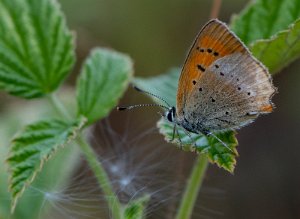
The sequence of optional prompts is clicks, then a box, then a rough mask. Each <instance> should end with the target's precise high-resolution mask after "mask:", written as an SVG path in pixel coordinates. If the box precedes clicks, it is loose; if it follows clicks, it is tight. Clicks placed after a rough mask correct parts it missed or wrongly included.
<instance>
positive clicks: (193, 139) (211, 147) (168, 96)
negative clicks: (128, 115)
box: [134, 69, 238, 172]
mask: <svg viewBox="0 0 300 219" xmlns="http://www.w3.org/2000/svg"><path fill="white" fill-rule="evenodd" d="M179 74H180V71H179V69H172V70H170V71H169V72H168V73H166V74H163V75H160V76H157V77H152V78H148V79H142V78H137V79H135V80H134V83H135V85H136V86H138V87H140V88H142V89H144V90H147V91H149V90H150V91H151V92H152V93H155V94H157V95H159V96H160V97H162V98H164V99H165V100H166V101H168V102H169V103H170V104H171V105H174V106H175V102H176V94H177V84H178V78H179ZM153 100H154V101H156V102H158V103H161V102H160V101H159V100H157V99H156V98H153ZM157 126H158V128H159V130H160V133H161V134H163V135H164V136H165V139H166V140H167V141H170V140H171V139H172V137H173V127H174V124H171V123H169V122H168V121H166V120H165V119H164V118H162V119H161V120H160V121H158V123H157ZM177 128H178V132H179V136H180V140H181V143H180V140H179V138H178V136H175V137H176V138H175V139H174V141H173V142H172V143H176V145H177V146H178V147H179V148H180V149H183V150H185V151H191V152H197V153H203V154H205V155H207V156H208V158H209V160H210V161H211V162H212V163H216V164H217V165H218V166H219V167H222V168H224V169H225V170H227V171H229V172H233V171H234V167H235V164H236V160H235V156H236V155H235V154H237V151H236V146H237V144H238V142H237V140H236V138H235V132H233V131H227V132H224V133H215V135H216V136H217V137H218V138H220V139H221V140H222V141H223V142H225V143H226V144H227V146H228V147H229V148H230V149H231V150H232V151H230V150H229V149H227V148H226V147H225V146H224V145H222V144H221V143H220V142H219V141H218V140H217V139H216V138H214V137H212V136H209V137H207V136H204V135H202V134H194V133H190V136H187V135H186V132H185V131H184V130H183V128H181V127H178V126H177ZM195 143H196V144H195ZM232 152H234V153H232Z"/></svg>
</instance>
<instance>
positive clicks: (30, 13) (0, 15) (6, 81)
mask: <svg viewBox="0 0 300 219" xmlns="http://www.w3.org/2000/svg"><path fill="white" fill-rule="evenodd" d="M74 60H75V58H74V45H73V35H72V34H71V32H70V31H69V30H68V29H67V26H66V23H65V19H64V16H63V14H62V13H61V11H60V8H59V5H58V3H57V2H56V0H22V1H20V0H2V1H0V88H1V89H4V90H5V91H7V92H9V93H10V94H13V95H16V96H19V97H23V98H35V97H40V96H43V95H45V94H48V93H51V92H52V91H54V90H56V89H57V87H58V86H59V85H60V84H61V83H62V81H63V79H64V78H65V77H66V76H67V74H68V72H69V71H70V70H71V68H72V66H73V63H74Z"/></svg>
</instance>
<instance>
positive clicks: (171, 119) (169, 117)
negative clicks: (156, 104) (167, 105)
mask: <svg viewBox="0 0 300 219" xmlns="http://www.w3.org/2000/svg"><path fill="white" fill-rule="evenodd" d="M167 119H168V121H169V122H173V115H172V110H170V111H168V112H167Z"/></svg>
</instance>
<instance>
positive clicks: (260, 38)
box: [231, 0, 300, 73]
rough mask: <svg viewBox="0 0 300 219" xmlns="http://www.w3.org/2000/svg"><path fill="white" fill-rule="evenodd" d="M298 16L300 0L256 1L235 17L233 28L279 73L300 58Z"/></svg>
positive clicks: (266, 63) (255, 52) (232, 23)
mask: <svg viewBox="0 0 300 219" xmlns="http://www.w3.org/2000/svg"><path fill="white" fill-rule="evenodd" d="M299 18H300V1H299V0H285V1H281V0H257V1H255V2H252V3H251V4H250V5H249V6H248V7H246V8H245V9H244V10H243V11H242V12H241V13H240V14H239V15H236V16H234V17H233V19H232V22H231V29H232V30H233V31H234V32H235V33H236V34H237V35H238V36H239V37H240V38H241V39H242V41H243V42H244V43H245V44H247V45H248V47H249V48H250V50H251V52H252V53H253V55H254V56H255V57H256V58H258V59H259V60H260V61H261V62H263V63H264V64H265V65H266V66H267V67H268V68H269V71H270V72H271V73H277V72H279V71H280V70H281V69H283V68H284V67H286V66H287V65H289V64H290V63H291V62H293V61H294V60H295V59H297V58H299V57H300V40H299V39H300V24H299V23H300V20H299Z"/></svg>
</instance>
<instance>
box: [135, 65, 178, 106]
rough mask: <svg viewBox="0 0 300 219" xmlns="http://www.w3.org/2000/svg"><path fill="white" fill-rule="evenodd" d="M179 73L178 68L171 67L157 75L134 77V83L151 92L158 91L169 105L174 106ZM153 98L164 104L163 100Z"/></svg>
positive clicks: (155, 92)
mask: <svg viewBox="0 0 300 219" xmlns="http://www.w3.org/2000/svg"><path fill="white" fill-rule="evenodd" d="M179 74H180V69H179V68H172V69H170V70H169V71H168V72H167V73H166V74H162V75H159V76H155V77H151V78H147V79H145V78H135V79H134V84H136V86H137V87H140V88H143V89H144V90H146V91H150V92H151V93H153V94H158V93H157V92H159V96H161V97H163V98H164V99H165V100H166V101H167V102H168V103H169V104H170V105H171V106H175V105H176V94H177V86H178V79H179ZM160 94H163V95H160ZM153 100H154V101H156V102H158V103H160V104H164V102H161V101H160V100H159V99H157V98H153Z"/></svg>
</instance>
